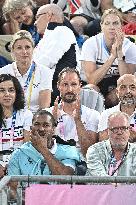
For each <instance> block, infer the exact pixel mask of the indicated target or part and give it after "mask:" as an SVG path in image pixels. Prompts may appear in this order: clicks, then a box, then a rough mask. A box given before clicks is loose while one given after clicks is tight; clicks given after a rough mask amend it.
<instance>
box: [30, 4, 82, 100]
mask: <svg viewBox="0 0 136 205" xmlns="http://www.w3.org/2000/svg"><path fill="white" fill-rule="evenodd" d="M35 25H36V27H37V31H38V32H39V33H40V34H42V35H43V34H44V35H43V38H42V39H41V40H40V42H39V44H38V46H37V47H36V48H35V49H34V55H33V59H34V61H35V62H36V63H37V64H39V65H44V66H47V67H49V68H50V69H51V70H52V73H53V74H54V75H53V95H52V103H53V102H54V101H55V99H56V97H57V96H58V95H59V92H58V89H57V81H58V74H59V73H60V71H61V70H62V69H63V68H64V67H67V66H69V67H72V68H74V67H76V66H77V61H78V58H79V57H78V54H79V47H78V45H77V44H76V38H75V35H74V33H73V32H72V30H71V29H69V28H68V27H67V26H64V15H63V12H62V10H61V8H60V7H59V6H57V5H56V4H46V5H44V6H42V7H40V8H39V9H38V12H37V14H36V22H35Z"/></svg>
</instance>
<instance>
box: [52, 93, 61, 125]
mask: <svg viewBox="0 0 136 205" xmlns="http://www.w3.org/2000/svg"><path fill="white" fill-rule="evenodd" d="M52 114H53V117H54V119H55V121H56V122H57V120H58V118H59V116H60V111H59V96H57V98H56V100H55V102H54V107H53V110H52Z"/></svg>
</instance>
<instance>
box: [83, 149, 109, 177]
mask: <svg viewBox="0 0 136 205" xmlns="http://www.w3.org/2000/svg"><path fill="white" fill-rule="evenodd" d="M86 159H87V173H86V175H89V176H108V174H107V173H106V170H105V167H104V165H103V163H102V161H101V157H100V156H99V152H98V150H97V149H96V148H95V147H94V146H91V147H89V149H88V151H87V155H86Z"/></svg>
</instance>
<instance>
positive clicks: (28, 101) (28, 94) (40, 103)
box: [0, 30, 52, 113]
mask: <svg viewBox="0 0 136 205" xmlns="http://www.w3.org/2000/svg"><path fill="white" fill-rule="evenodd" d="M33 48H34V43H33V39H32V36H31V34H30V33H29V32H28V31H24V30H20V31H18V32H17V33H16V34H14V36H13V40H12V42H11V55H12V57H13V59H14V62H13V63H12V64H9V65H6V66H4V67H3V68H1V69H0V73H1V74H2V73H6V74H11V75H13V76H15V77H16V78H17V79H18V80H19V82H20V83H21V85H22V87H23V90H24V93H25V107H26V108H27V109H29V110H31V111H32V112H33V113H34V112H36V111H37V110H38V109H40V108H46V107H49V106H50V101H51V90H52V72H51V70H50V69H49V68H47V67H46V68H45V67H43V66H41V65H37V64H35V63H34V62H32V54H33Z"/></svg>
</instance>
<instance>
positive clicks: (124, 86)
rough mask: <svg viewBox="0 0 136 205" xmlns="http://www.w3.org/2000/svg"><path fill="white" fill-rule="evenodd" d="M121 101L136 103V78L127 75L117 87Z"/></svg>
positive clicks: (129, 103)
mask: <svg viewBox="0 0 136 205" xmlns="http://www.w3.org/2000/svg"><path fill="white" fill-rule="evenodd" d="M117 95H118V98H119V101H120V102H121V103H122V104H124V105H135V104H136V78H135V77H134V76H133V77H126V78H124V79H123V80H122V81H121V82H120V83H119V85H118V87H117Z"/></svg>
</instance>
